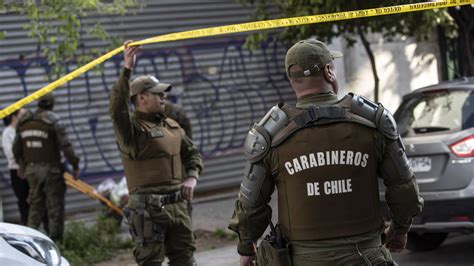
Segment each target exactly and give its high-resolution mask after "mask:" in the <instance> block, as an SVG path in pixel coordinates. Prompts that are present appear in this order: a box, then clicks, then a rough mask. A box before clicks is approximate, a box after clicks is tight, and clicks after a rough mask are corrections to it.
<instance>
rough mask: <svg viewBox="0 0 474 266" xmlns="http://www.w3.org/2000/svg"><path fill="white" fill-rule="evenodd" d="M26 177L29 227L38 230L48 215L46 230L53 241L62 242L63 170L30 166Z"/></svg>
mask: <svg viewBox="0 0 474 266" xmlns="http://www.w3.org/2000/svg"><path fill="white" fill-rule="evenodd" d="M25 176H26V177H27V179H28V183H29V185H30V191H29V195H28V203H29V204H30V212H29V215H28V226H29V227H32V228H35V229H38V228H39V227H40V225H41V222H42V220H43V218H44V217H45V214H46V213H47V217H48V223H49V225H48V228H45V230H46V231H47V232H48V235H49V237H50V238H51V239H52V240H54V241H60V240H62V238H63V233H64V195H65V193H66V184H65V182H64V178H63V176H62V171H61V169H60V168H59V166H57V165H51V164H46V163H37V164H28V165H27V167H26V169H25ZM46 210H47V212H46ZM43 226H44V225H43Z"/></svg>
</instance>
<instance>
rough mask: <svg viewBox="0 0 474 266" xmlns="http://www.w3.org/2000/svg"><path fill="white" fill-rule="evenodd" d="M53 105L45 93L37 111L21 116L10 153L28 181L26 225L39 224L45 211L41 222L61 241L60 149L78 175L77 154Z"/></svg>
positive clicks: (50, 98)
mask: <svg viewBox="0 0 474 266" xmlns="http://www.w3.org/2000/svg"><path fill="white" fill-rule="evenodd" d="M53 107H54V96H53V94H52V93H49V94H46V95H45V96H43V97H42V98H41V99H40V100H39V101H38V108H37V109H36V111H35V112H34V113H27V114H26V115H25V116H24V117H23V118H22V119H21V120H20V122H19V124H18V127H17V134H16V137H15V141H14V143H13V153H14V155H15V159H16V160H17V161H18V162H19V163H20V167H21V168H22V169H23V173H24V175H25V176H26V178H27V179H28V183H29V185H30V191H29V196H28V202H29V204H30V212H29V216H28V226H30V227H32V228H38V227H39V226H40V225H41V221H42V219H43V218H44V216H45V213H46V212H47V217H48V223H49V225H45V224H43V226H44V227H45V229H46V231H47V232H48V234H49V236H50V237H51V239H53V240H54V241H60V240H62V237H63V232H64V195H65V193H66V184H65V181H64V178H63V172H64V167H63V165H62V164H61V151H62V152H63V154H64V156H65V157H66V159H67V160H68V162H69V163H70V164H71V165H72V168H73V176H74V177H75V178H78V177H79V158H78V157H77V156H76V154H75V153H74V149H73V146H72V144H71V142H69V140H68V137H67V134H66V128H65V127H64V125H63V124H62V123H61V122H60V120H59V117H58V116H57V115H56V114H55V113H53V112H52V110H53ZM46 227H48V228H46Z"/></svg>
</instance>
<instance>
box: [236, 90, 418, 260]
mask: <svg viewBox="0 0 474 266" xmlns="http://www.w3.org/2000/svg"><path fill="white" fill-rule="evenodd" d="M337 101H338V99H337V96H336V95H335V94H334V93H332V92H330V93H322V94H311V95H307V96H305V97H302V98H300V99H299V100H298V102H297V104H296V106H297V107H299V108H307V107H309V106H311V105H313V106H328V105H332V104H334V103H336V102H337ZM388 141H391V140H388V139H386V138H382V137H381V138H379V141H378V142H377V144H376V145H377V151H378V152H379V154H378V156H381V158H382V160H381V161H382V162H383V163H382V164H381V165H380V166H379V177H380V178H382V179H383V182H384V184H385V186H386V192H385V197H386V201H387V204H388V206H389V208H390V212H391V216H392V217H391V218H392V224H391V226H392V228H393V229H395V231H396V233H398V234H404V233H407V232H408V231H409V229H410V226H411V223H412V218H413V217H414V216H416V215H417V214H418V213H420V212H421V209H422V207H423V199H422V198H421V197H420V196H419V192H418V185H417V184H416V180H415V176H412V178H411V179H410V180H406V179H403V178H401V177H400V176H398V174H396V173H398V172H397V171H396V168H395V165H394V164H393V163H392V162H391V160H390V159H389V156H388V155H387V152H388V151H387V150H386V149H385V147H386V144H387V142H388ZM275 156H276V155H275V154H274V152H273V151H272V150H270V152H269V153H268V154H267V155H266V156H265V158H264V159H263V166H264V167H265V168H266V171H267V172H266V173H267V175H266V177H265V180H264V183H263V186H262V189H261V191H260V195H261V197H260V198H259V199H258V202H257V204H256V206H255V207H253V208H251V207H249V206H247V205H246V204H244V203H243V202H242V201H240V200H239V199H237V200H236V202H235V211H234V214H233V216H232V218H231V220H230V224H229V229H231V230H232V231H235V232H237V233H238V234H239V236H240V241H239V244H238V251H239V253H240V254H241V255H253V254H254V252H255V243H256V241H257V239H259V238H260V237H261V236H262V234H263V232H264V231H265V229H266V228H267V226H268V217H271V212H272V210H271V208H270V206H269V205H268V202H269V201H270V198H271V195H272V193H273V191H274V189H275V179H274V177H275V176H277V175H278V165H277V162H278V159H277V158H276V157H275ZM385 158H387V159H385ZM382 229H383V228H381V229H380V230H377V231H375V232H368V233H365V234H362V235H356V236H353V237H345V238H344V242H345V243H357V242H360V241H364V240H370V239H373V238H375V237H380V235H381V233H382V231H381V230H382ZM291 244H292V245H294V246H308V245H310V246H312V247H325V248H328V247H330V246H331V245H333V246H334V247H336V246H338V245H340V244H341V239H333V240H331V239H329V240H320V241H316V240H314V241H292V242H291Z"/></svg>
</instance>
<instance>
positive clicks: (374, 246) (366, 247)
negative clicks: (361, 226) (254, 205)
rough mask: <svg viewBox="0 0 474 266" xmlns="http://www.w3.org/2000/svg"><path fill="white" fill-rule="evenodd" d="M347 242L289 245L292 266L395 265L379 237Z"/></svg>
mask: <svg viewBox="0 0 474 266" xmlns="http://www.w3.org/2000/svg"><path fill="white" fill-rule="evenodd" d="M348 242H349V241H347V239H344V238H339V239H333V240H328V241H319V243H318V244H317V246H315V245H308V246H306V245H305V244H301V241H299V243H297V244H292V245H290V247H291V248H290V250H291V251H290V253H291V261H292V265H293V266H306V265H328V266H329V265H331V266H333V265H374V266H375V265H380V266H381V265H395V264H394V262H393V259H392V256H391V255H390V252H389V251H388V250H387V249H386V248H385V247H384V246H383V245H382V243H381V240H380V237H375V238H373V239H369V240H365V241H361V242H358V243H348Z"/></svg>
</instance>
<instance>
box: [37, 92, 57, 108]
mask: <svg viewBox="0 0 474 266" xmlns="http://www.w3.org/2000/svg"><path fill="white" fill-rule="evenodd" d="M53 105H54V95H53V93H52V92H50V93H47V94H45V95H43V97H41V98H40V99H39V101H38V106H39V107H42V108H49V107H51V106H53Z"/></svg>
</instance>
